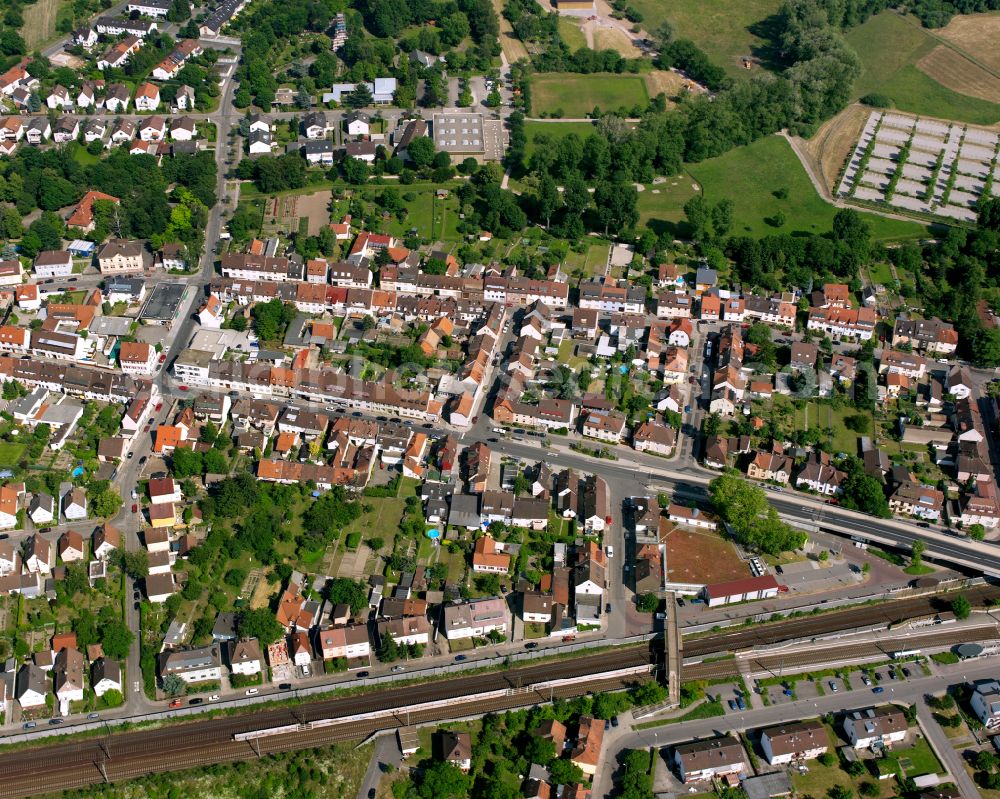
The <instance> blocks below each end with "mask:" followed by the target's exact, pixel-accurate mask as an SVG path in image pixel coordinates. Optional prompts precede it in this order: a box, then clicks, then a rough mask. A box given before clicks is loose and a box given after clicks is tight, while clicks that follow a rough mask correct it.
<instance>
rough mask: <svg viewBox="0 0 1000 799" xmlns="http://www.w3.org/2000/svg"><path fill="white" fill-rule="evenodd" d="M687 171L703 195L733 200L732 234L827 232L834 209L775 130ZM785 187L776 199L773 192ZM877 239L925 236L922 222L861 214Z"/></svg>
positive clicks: (711, 201)
mask: <svg viewBox="0 0 1000 799" xmlns="http://www.w3.org/2000/svg"><path fill="white" fill-rule="evenodd" d="M688 169H689V171H690V173H691V175H692V177H694V179H695V180H696V181H698V183H699V184H701V187H702V191H703V193H704V195H705V199H706V200H708V201H709V202H710V203H717V202H718V201H719V200H722V199H726V198H728V199H730V200H732V201H733V203H735V209H734V214H733V228H732V234H733V235H737V236H739V235H745V234H749V235H750V236H753V237H759V236H764V235H768V234H775V233H779V232H780V233H785V234H793V235H794V234H801V233H826V232H827V231H829V230H830V227H831V223H832V221H833V217H834V214H835V213H836V209H835V208H834V207H833V206H832V205H830V204H829V203H827V202H825V201H824V200H823V198H822V197H820V196H819V195H818V194H817V193H816V190H815V189H814V188H813V186H812V183H810V182H809V178H808V176H807V175H806V173H805V170H804V169H803V168H802V165H801V164H800V163H799V159H798V158H797V157H796V156H795V153H794V152H792V148H791V146H790V145H789V144H788V142H786V141H785V140H784V139H782V138H781V137H779V136H768V137H765V138H763V139H760V140H759V141H756V142H754V143H753V144H750V145H747V146H746V147H737V148H736V149H734V150H730V151H729V152H728V153H726V154H725V155H721V156H719V157H718V158H711V159H709V160H707V161H703V162H701V163H700V164H692V165H691V166H690V167H689V168H688ZM779 189H785V190H786V192H787V196H786V197H785V198H784V199H779V198H778V197H776V196H775V194H774V193H775V192H776V191H778V190H779ZM779 211H780V212H781V213H782V214H783V215H784V217H785V224H784V225H783V226H782V227H780V228H779V227H775V226H774V225H773V224H769V223H768V221H766V220H771V221H772V222H773V221H774V217H775V215H776V214H777V213H778V212H779ZM862 216H864V217H865V219H866V220H867V222H868V223H869V224H870V225H871V227H872V234H873V236H874V237H875V238H877V239H907V238H916V237H921V236H926V235H927V234H928V231H927V228H926V227H925V226H924V225H921V224H918V223H916V222H901V221H898V220H895V219H886V218H884V217H880V216H876V215H874V214H862Z"/></svg>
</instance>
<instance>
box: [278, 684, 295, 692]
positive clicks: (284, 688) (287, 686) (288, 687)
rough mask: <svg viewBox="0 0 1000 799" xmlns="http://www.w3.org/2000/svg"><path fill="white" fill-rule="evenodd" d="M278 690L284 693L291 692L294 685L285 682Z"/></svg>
mask: <svg viewBox="0 0 1000 799" xmlns="http://www.w3.org/2000/svg"><path fill="white" fill-rule="evenodd" d="M278 688H279V689H281V690H282V691H291V690H292V684H291V683H290V682H283V683H282V684H281V685H279V686H278Z"/></svg>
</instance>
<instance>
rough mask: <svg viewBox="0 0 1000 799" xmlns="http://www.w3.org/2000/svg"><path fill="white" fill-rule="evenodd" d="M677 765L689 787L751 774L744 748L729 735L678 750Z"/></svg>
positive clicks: (676, 749)
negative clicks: (717, 779)
mask: <svg viewBox="0 0 1000 799" xmlns="http://www.w3.org/2000/svg"><path fill="white" fill-rule="evenodd" d="M674 764H675V765H676V767H677V773H678V775H679V776H680V778H681V782H683V783H684V784H685V785H687V784H689V783H692V782H703V781H708V780H712V779H715V778H717V777H727V776H730V775H733V776H736V775H739V774H743V773H746V772H747V771H749V764H748V762H747V756H746V754H745V753H744V752H743V746H742V745H741V744H740V742H739V740H738V739H736V738H733V737H731V736H728V735H726V736H723V737H721V738H709V739H707V740H704V741H694V742H692V743H688V744H680V745H679V746H677V747H675V748H674Z"/></svg>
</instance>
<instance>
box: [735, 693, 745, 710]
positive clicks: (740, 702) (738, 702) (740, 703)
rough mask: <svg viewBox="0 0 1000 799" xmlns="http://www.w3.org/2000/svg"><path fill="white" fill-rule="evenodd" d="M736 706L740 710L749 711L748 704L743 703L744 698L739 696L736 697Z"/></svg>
mask: <svg viewBox="0 0 1000 799" xmlns="http://www.w3.org/2000/svg"><path fill="white" fill-rule="evenodd" d="M736 706H737V707H738V708H739V709H740V710H746V709H747V703H746V702H745V701H743V697H742V696H737V697H736Z"/></svg>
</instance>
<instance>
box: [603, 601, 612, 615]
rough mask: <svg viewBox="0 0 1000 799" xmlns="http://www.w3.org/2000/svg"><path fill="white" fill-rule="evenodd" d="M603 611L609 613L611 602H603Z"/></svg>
mask: <svg viewBox="0 0 1000 799" xmlns="http://www.w3.org/2000/svg"><path fill="white" fill-rule="evenodd" d="M604 612H605V613H610V612H611V603H610V602H608V603H607V604H605V606H604Z"/></svg>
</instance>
